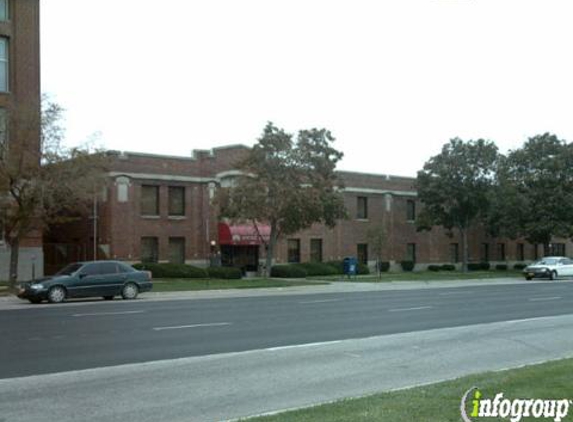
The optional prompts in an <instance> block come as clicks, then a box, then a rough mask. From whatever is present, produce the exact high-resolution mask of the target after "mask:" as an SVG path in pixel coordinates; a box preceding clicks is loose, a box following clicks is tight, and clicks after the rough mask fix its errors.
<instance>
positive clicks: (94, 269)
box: [82, 264, 101, 275]
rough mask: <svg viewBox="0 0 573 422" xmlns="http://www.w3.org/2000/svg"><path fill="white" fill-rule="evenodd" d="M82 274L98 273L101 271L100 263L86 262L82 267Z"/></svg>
mask: <svg viewBox="0 0 573 422" xmlns="http://www.w3.org/2000/svg"><path fill="white" fill-rule="evenodd" d="M82 274H85V275H98V274H101V272H100V264H86V265H85V266H84V267H83V268H82Z"/></svg>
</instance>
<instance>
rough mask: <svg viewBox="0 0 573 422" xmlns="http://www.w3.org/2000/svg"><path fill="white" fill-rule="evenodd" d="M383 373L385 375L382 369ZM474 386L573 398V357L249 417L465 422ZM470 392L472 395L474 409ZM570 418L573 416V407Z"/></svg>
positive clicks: (507, 393)
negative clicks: (464, 402)
mask: <svg viewBox="0 0 573 422" xmlns="http://www.w3.org/2000/svg"><path fill="white" fill-rule="evenodd" d="M381 376H383V374H381ZM473 386H477V387H479V390H480V392H481V393H482V397H483V398H485V399H492V400H493V399H494V397H495V395H496V394H497V393H504V399H505V398H508V399H510V400H513V399H556V400H560V399H568V400H573V359H564V360H559V361H553V362H548V363H544V364H540V365H533V366H527V367H523V368H519V369H512V370H507V371H501V372H486V373H483V374H479V375H472V376H466V377H463V378H459V379H456V380H453V381H446V382H441V383H438V384H431V385H428V386H424V387H416V388H412V389H408V390H401V391H394V392H388V393H381V394H376V395H373V396H368V397H363V398H357V399H346V400H341V401H338V402H334V403H331V404H325V405H320V406H316V407H311V408H306V409H301V410H296V411H290V412H285V413H280V414H277V415H273V416H265V417H257V418H250V419H245V420H248V421H249V422H380V421H389V422H420V421H431V422H459V421H461V420H462V419H461V415H460V403H461V399H462V396H463V395H464V393H465V392H466V391H468V390H469V389H470V388H472V387H473ZM472 399H473V397H470V398H469V399H468V400H467V404H468V406H467V409H468V413H469V412H470V411H471V400H472ZM570 407H571V409H570V410H569V415H568V416H567V417H566V418H564V419H563V421H564V422H568V421H573V406H570ZM472 420H473V421H475V422H478V421H483V422H495V421H505V422H507V421H509V418H508V419H501V418H478V417H474V418H472ZM534 420H535V421H553V419H551V418H550V419H543V418H542V419H534V418H532V417H529V418H522V419H521V421H520V422H529V421H534Z"/></svg>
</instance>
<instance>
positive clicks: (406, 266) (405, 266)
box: [400, 261, 416, 271]
mask: <svg viewBox="0 0 573 422" xmlns="http://www.w3.org/2000/svg"><path fill="white" fill-rule="evenodd" d="M400 265H401V266H402V270H404V271H412V270H413V269H414V266H415V265H416V264H415V263H414V261H402V262H400Z"/></svg>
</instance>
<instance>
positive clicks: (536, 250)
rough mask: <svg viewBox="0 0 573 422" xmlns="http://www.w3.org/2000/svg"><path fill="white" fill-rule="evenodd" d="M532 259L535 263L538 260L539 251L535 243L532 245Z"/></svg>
mask: <svg viewBox="0 0 573 422" xmlns="http://www.w3.org/2000/svg"><path fill="white" fill-rule="evenodd" d="M533 259H534V260H535V261H537V260H538V259H539V250H538V249H537V243H536V244H535V245H533Z"/></svg>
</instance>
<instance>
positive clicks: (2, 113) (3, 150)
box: [0, 108, 8, 160]
mask: <svg viewBox="0 0 573 422" xmlns="http://www.w3.org/2000/svg"><path fill="white" fill-rule="evenodd" d="M7 153H8V112H7V111H6V109H4V108H0V160H3V159H4V158H5V157H6V154H7Z"/></svg>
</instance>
